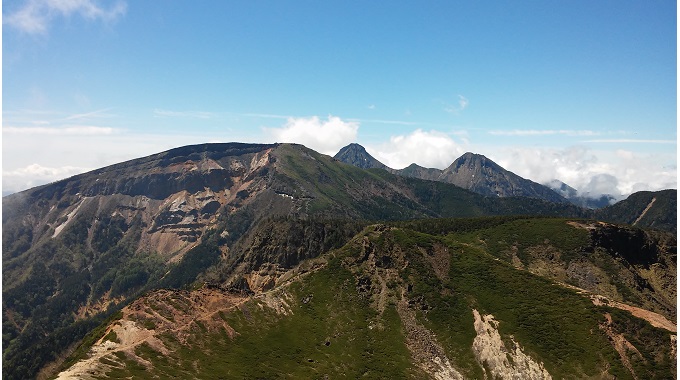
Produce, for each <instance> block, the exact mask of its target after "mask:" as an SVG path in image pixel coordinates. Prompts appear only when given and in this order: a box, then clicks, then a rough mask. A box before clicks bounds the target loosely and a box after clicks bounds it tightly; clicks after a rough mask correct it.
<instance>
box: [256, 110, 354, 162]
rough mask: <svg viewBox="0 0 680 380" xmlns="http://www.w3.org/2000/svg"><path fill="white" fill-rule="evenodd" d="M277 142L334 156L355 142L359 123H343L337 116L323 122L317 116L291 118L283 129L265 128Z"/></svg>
mask: <svg viewBox="0 0 680 380" xmlns="http://www.w3.org/2000/svg"><path fill="white" fill-rule="evenodd" d="M263 130H264V132H265V134H267V135H269V137H270V138H269V139H270V140H273V141H276V142H287V143H297V144H302V145H304V146H306V147H308V148H311V149H314V150H316V151H318V152H321V153H324V154H328V155H331V156H332V155H334V154H335V153H337V152H338V151H339V150H340V149H341V148H342V147H343V146H345V145H347V144H349V143H352V142H355V141H356V138H357V131H358V130H359V123H358V122H357V121H343V120H342V119H340V118H339V117H337V116H331V115H329V116H328V119H327V120H321V119H319V118H318V117H317V116H312V117H297V118H295V117H290V118H288V121H287V122H286V124H285V125H284V126H283V127H281V128H263Z"/></svg>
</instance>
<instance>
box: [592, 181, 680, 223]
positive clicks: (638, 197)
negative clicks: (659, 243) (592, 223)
mask: <svg viewBox="0 0 680 380" xmlns="http://www.w3.org/2000/svg"><path fill="white" fill-rule="evenodd" d="M677 209H678V191H677V190H676V189H669V190H661V191H639V192H637V193H633V194H631V195H630V196H628V198H626V199H624V200H622V201H620V202H617V203H615V204H613V205H611V206H608V207H605V208H602V209H600V210H596V211H595V214H594V217H595V218H597V219H600V220H605V221H612V222H616V223H624V224H630V225H632V226H638V227H649V228H657V229H662V230H666V231H674V232H676V231H677V225H678V218H677Z"/></svg>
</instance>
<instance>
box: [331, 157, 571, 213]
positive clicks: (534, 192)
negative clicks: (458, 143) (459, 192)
mask: <svg viewBox="0 0 680 380" xmlns="http://www.w3.org/2000/svg"><path fill="white" fill-rule="evenodd" d="M335 158H336V159H338V160H340V161H342V162H345V163H348V164H350V165H354V166H357V167H361V168H379V169H385V170H388V171H390V172H391V173H394V174H397V175H400V176H405V177H413V178H419V179H425V180H429V181H438V182H445V183H450V184H454V185H456V186H458V187H462V188H464V189H468V190H471V191H473V192H475V193H477V194H481V195H486V196H493V197H528V198H538V199H543V200H546V201H549V202H557V203H566V202H568V201H567V200H566V199H565V198H563V197H562V196H560V195H559V194H557V193H556V192H555V191H553V190H552V189H550V188H548V187H546V186H543V185H541V184H538V183H536V182H533V181H530V180H528V179H524V178H522V177H520V176H518V175H516V174H514V173H512V172H510V171H508V170H505V169H504V168H502V167H501V166H500V165H498V164H496V163H495V162H493V161H492V160H490V159H488V158H487V157H485V156H483V155H480V154H474V153H469V152H468V153H465V154H464V155H462V156H461V157H459V158H458V159H456V160H455V161H454V162H453V163H452V164H451V165H450V166H449V167H448V168H446V169H444V170H439V169H432V168H424V167H421V166H418V165H416V164H411V165H410V166H408V167H406V168H404V169H399V170H397V169H391V168H388V167H387V166H386V165H384V164H382V163H381V162H379V161H378V160H376V159H375V158H373V157H372V156H371V155H370V154H368V152H366V150H365V149H364V148H363V147H362V146H361V145H359V144H350V145H348V146H346V147H344V148H342V149H341V150H340V152H338V154H336V155H335Z"/></svg>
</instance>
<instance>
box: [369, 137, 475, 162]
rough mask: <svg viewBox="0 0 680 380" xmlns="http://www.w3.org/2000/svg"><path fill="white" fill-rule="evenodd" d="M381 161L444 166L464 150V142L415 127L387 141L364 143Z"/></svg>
mask: <svg viewBox="0 0 680 380" xmlns="http://www.w3.org/2000/svg"><path fill="white" fill-rule="evenodd" d="M366 149H367V150H368V151H369V153H370V154H371V155H373V156H374V157H375V158H376V159H378V161H380V162H382V163H383V164H385V165H387V166H389V167H391V168H394V169H401V168H404V167H406V166H408V165H410V164H412V163H414V162H415V163H416V164H418V165H420V166H424V167H428V168H439V169H443V168H446V167H448V166H449V165H451V163H452V162H453V161H454V160H455V159H456V158H458V157H460V156H461V155H462V154H463V153H465V148H464V146H462V145H460V144H458V143H457V142H456V141H454V140H453V139H452V138H451V136H449V135H448V134H446V133H443V132H439V131H435V130H431V131H423V130H422V129H416V130H415V131H413V132H411V133H410V134H408V135H398V136H392V137H390V141H389V142H387V143H383V144H380V145H376V146H369V147H366Z"/></svg>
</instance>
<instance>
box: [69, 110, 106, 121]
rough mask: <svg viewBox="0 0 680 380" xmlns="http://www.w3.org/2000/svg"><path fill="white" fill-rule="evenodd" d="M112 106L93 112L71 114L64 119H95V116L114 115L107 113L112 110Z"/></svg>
mask: <svg viewBox="0 0 680 380" xmlns="http://www.w3.org/2000/svg"><path fill="white" fill-rule="evenodd" d="M110 110H111V109H110V108H105V109H101V110H97V111H92V112H85V113H77V114H73V115H69V116H67V117H65V118H64V120H89V119H94V118H107V117H112V116H113V115H112V114H109V113H107V112H108V111H110Z"/></svg>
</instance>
